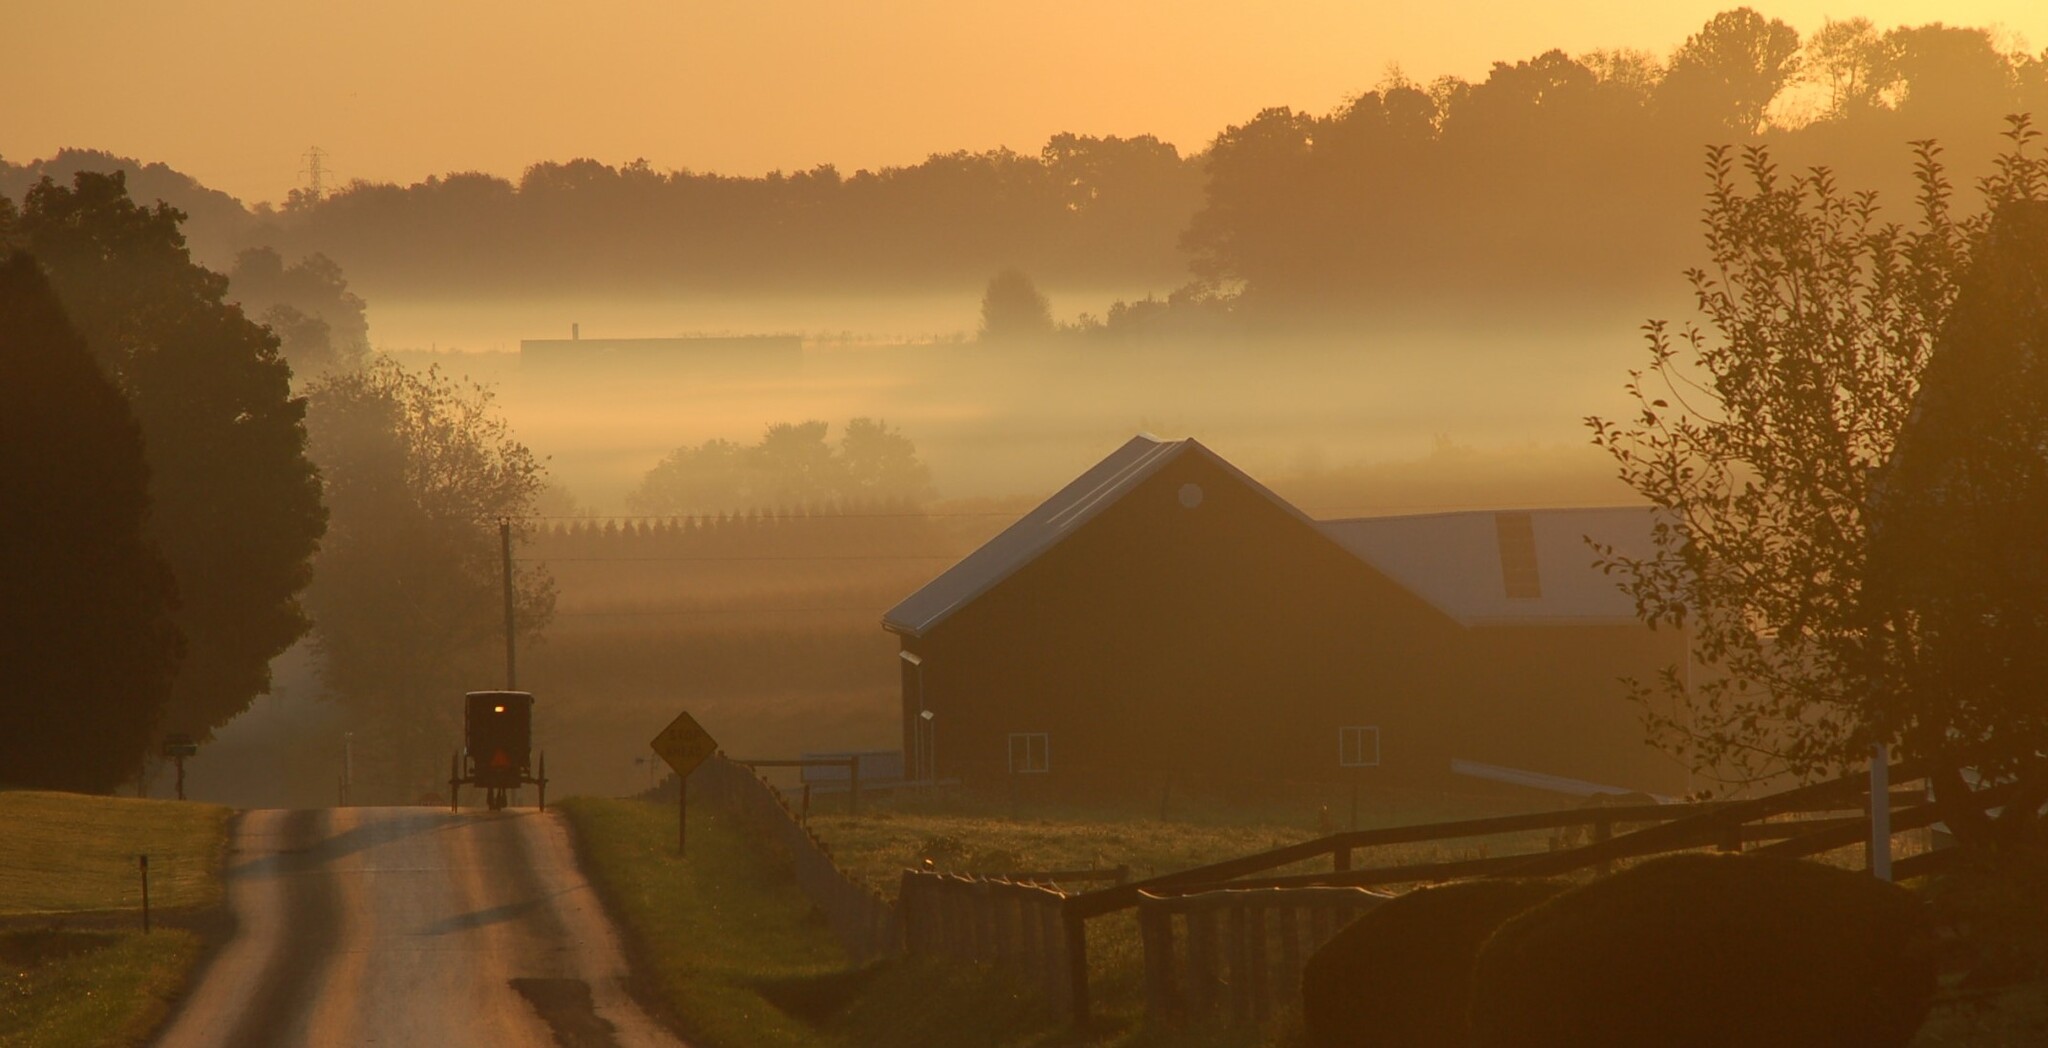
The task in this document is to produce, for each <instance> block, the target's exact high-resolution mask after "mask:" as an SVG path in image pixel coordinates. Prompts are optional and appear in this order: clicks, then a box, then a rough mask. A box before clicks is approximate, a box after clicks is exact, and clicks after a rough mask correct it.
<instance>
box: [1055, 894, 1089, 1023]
mask: <svg viewBox="0 0 2048 1048" xmlns="http://www.w3.org/2000/svg"><path fill="white" fill-rule="evenodd" d="M1060 923H1061V924H1062V925H1063V926H1064V927H1063V928H1062V929H1061V930H1062V931H1064V932H1065V933H1066V939H1067V942H1066V947H1067V987H1068V989H1067V993H1068V1011H1069V1012H1070V1013H1071V1014H1072V1016H1073V1020H1074V1025H1075V1026H1084V1025H1086V1024H1087V1022H1088V1008H1089V1001H1088V922H1087V919H1086V918H1084V917H1082V916H1081V911H1080V910H1078V909H1076V908H1075V907H1074V906H1072V905H1071V904H1068V905H1062V906H1061V907H1060Z"/></svg>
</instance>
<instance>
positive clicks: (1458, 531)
mask: <svg viewBox="0 0 2048 1048" xmlns="http://www.w3.org/2000/svg"><path fill="white" fill-rule="evenodd" d="M1652 513H1653V511H1652V510H1650V509H1649V508H1648V507H1635V506H1619V507H1606V508H1598V509H1538V510H1498V511H1497V510H1484V511H1476V512H1462V513H1426V514H1419V515H1415V516H1401V517H1360V518H1356V519H1352V520H1331V521H1321V522H1318V523H1317V524H1316V527H1318V528H1320V529H1322V531H1323V533H1324V534H1326V535H1328V536H1330V537H1331V538H1333V539H1335V540H1337V542H1338V544H1339V545H1342V546H1343V547H1344V548H1346V549H1348V550H1350V551H1351V552H1352V553H1354V554H1356V555H1358V556H1359V557H1360V558H1361V559H1363V560H1364V561H1365V562H1366V563H1368V564H1371V565H1372V566H1373V567H1374V568H1377V569H1378V570H1379V571H1380V572H1382V573H1383V574H1385V575H1387V576H1388V577H1389V578H1392V579H1393V580H1394V581H1396V582H1398V583H1400V584H1401V585H1402V586H1404V587H1406V588H1407V589H1408V590H1410V591H1412V592H1413V593H1415V595H1417V596H1419V597H1421V598H1422V599H1424V600H1426V601H1428V602H1429V603H1430V604H1431V605H1434V606H1435V607H1436V608H1437V609H1438V610H1440V611H1442V612H1443V613H1445V614H1446V615H1449V616H1450V617H1451V618H1453V619H1456V620H1457V621H1458V622H1460V623H1463V624H1464V625H1467V626H1481V625H1511V624H1533V623H1545V624H1552V625H1573V624H1588V625H1591V624H1607V623H1625V622H1634V621H1635V620H1636V614H1635V601H1634V600H1633V599H1632V598H1630V597H1629V596H1628V594H1626V593H1623V592H1622V591H1621V590H1620V589H1619V588H1618V587H1617V586H1616V582H1617V580H1616V578H1615V577H1614V576H1611V575H1608V574H1605V573H1603V572H1601V571H1600V570H1599V569H1597V568H1595V567H1594V566H1593V560H1594V557H1595V554H1594V552H1593V550H1592V549H1591V548H1590V547H1589V546H1587V544H1586V540H1587V539H1588V538H1591V539H1592V540H1593V541H1595V542H1598V543H1601V544H1603V545H1611V546H1613V547H1614V548H1615V551H1616V552H1617V553H1619V554H1621V555H1623V556H1630V557H1648V556H1650V555H1651V554H1652V553H1653V552H1654V547H1653V546H1652V544H1651V537H1650V528H1651V524H1652V519H1653V518H1652Z"/></svg>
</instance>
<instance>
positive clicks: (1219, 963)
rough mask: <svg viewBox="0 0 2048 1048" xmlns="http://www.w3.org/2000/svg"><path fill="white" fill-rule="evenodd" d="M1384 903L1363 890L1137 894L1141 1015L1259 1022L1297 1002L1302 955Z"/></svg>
mask: <svg viewBox="0 0 2048 1048" xmlns="http://www.w3.org/2000/svg"><path fill="white" fill-rule="evenodd" d="M1387 898H1388V896H1387V895H1385V894H1382V893H1379V892H1372V891H1367V890H1365V889H1363V888H1321V887H1315V888H1252V889H1234V888H1226V889H1220V890H1216V891H1206V892H1197V893H1194V894H1191V895H1155V894H1153V893H1151V892H1140V893H1139V894H1138V931H1139V935H1140V936H1141V937H1142V938H1143V940H1144V946H1145V1011H1146V1012H1147V1013H1148V1014H1149V1015H1151V1016H1152V1018H1153V1019H1154V1020H1155V1021H1163V1022H1167V1023H1184V1022H1190V1021H1201V1020H1204V1019H1209V1018H1212V1017H1215V1016H1217V1015H1219V1014H1223V1013H1225V1012H1226V1011H1227V1014H1228V1016H1229V1018H1230V1020H1231V1021H1232V1022H1236V1023H1246V1022H1262V1021H1264V1020H1265V1019H1266V1018H1267V1017H1268V1016H1270V1015H1272V1014H1273V1012H1274V1010H1275V1009H1276V1008H1283V1007H1285V1006H1287V1005H1288V1004H1290V1003H1292V1002H1294V1001H1297V1000H1300V998H1301V969H1302V965H1303V964H1304V963H1305V962H1306V961H1307V959H1308V957H1309V955H1311V954H1313V953H1315V951H1316V950H1317V949H1318V948H1320V947H1321V946H1322V945H1323V944H1324V943H1326V942H1329V941H1330V939H1331V937H1333V936H1335V935H1336V934H1337V932H1338V931H1339V930H1340V929H1342V928H1343V927H1344V926H1345V925H1347V924H1350V923H1351V922H1352V921H1353V920H1355V919H1357V918H1358V916H1359V915H1360V914H1363V913H1364V912H1365V911H1367V910H1369V909H1372V908H1373V907H1374V906H1377V905H1379V904H1380V903H1382V902H1384V901H1386V899H1387ZM1176 926H1178V927H1179V929H1180V932H1181V934H1179V935H1176V934H1175V929H1176Z"/></svg>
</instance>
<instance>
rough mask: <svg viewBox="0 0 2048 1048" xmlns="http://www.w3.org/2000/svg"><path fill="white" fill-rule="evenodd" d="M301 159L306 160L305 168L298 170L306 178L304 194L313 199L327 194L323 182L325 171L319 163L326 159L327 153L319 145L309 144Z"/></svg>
mask: <svg viewBox="0 0 2048 1048" xmlns="http://www.w3.org/2000/svg"><path fill="white" fill-rule="evenodd" d="M301 159H303V160H305V162H306V166H305V169H304V170H301V171H300V172H299V174H301V175H303V176H305V179H306V195H307V196H309V197H310V198H312V199H314V200H319V199H321V198H322V197H324V196H326V195H327V192H326V191H327V187H326V184H325V179H326V174H327V172H326V169H325V168H324V167H323V166H322V163H321V162H322V161H324V160H326V159H327V154H326V153H325V152H323V151H322V150H321V148H320V147H319V146H311V147H309V148H308V149H307V150H306V153H305V156H304V157H302V158H301Z"/></svg>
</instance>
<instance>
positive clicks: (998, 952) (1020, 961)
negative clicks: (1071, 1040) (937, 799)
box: [896, 870, 1072, 1014]
mask: <svg viewBox="0 0 2048 1048" xmlns="http://www.w3.org/2000/svg"><path fill="white" fill-rule="evenodd" d="M1066 900H1067V896H1066V895H1065V894H1064V893H1062V892H1060V891H1059V890H1057V889H1055V888H1051V887H1047V886H1045V885H1040V884H1030V883H1024V882H1019V881H1006V880H996V879H990V878H985V877H961V876H957V875H954V874H949V873H932V872H929V871H925V870H905V871H903V886H902V889H901V890H900V891H899V892H898V894H897V896H896V905H897V908H898V911H899V912H900V913H902V915H903V941H904V945H905V948H906V949H907V950H908V951H909V953H910V955H911V956H913V957H937V958H943V959H946V960H952V961H958V962H963V963H974V964H990V965H995V966H997V967H1002V968H1008V969H1010V970H1012V971H1014V972H1017V973H1018V974H1020V975H1022V976H1024V977H1025V978H1026V979H1028V980H1030V981H1031V982H1033V983H1036V984H1037V985H1038V986H1039V987H1040V988H1041V989H1042V990H1043V991H1044V993H1045V997H1046V999H1047V1000H1048V1001H1050V1002H1051V1003H1052V1005H1053V1007H1054V1008H1056V1009H1059V1010H1060V1012H1061V1013H1062V1014H1066V1013H1067V1012H1068V1011H1069V1009H1070V1007H1071V1004H1072V1002H1071V1000H1070V998H1069V996H1068V990H1069V987H1070V986H1071V984H1072V980H1071V979H1070V978H1069V975H1068V971H1067V923H1066V912H1065V911H1066Z"/></svg>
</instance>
